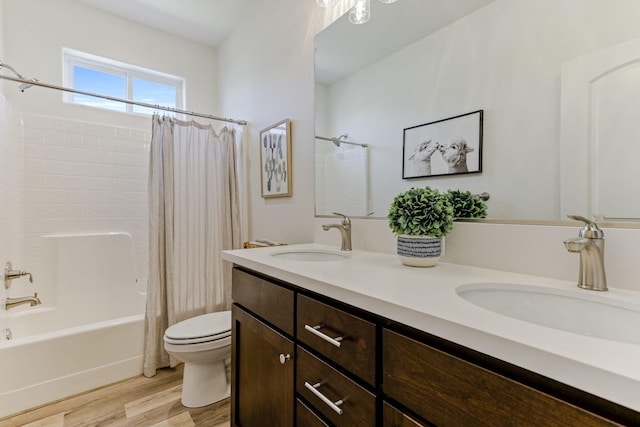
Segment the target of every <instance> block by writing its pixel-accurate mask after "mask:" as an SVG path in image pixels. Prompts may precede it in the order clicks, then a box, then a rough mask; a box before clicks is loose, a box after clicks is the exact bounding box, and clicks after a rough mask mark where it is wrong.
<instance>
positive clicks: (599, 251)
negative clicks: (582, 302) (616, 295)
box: [564, 215, 607, 291]
mask: <svg viewBox="0 0 640 427" xmlns="http://www.w3.org/2000/svg"><path fill="white" fill-rule="evenodd" d="M568 217H569V218H571V219H573V220H575V221H582V222H584V227H583V228H582V229H581V230H580V233H579V234H578V237H575V238H573V239H568V240H565V241H564V245H565V246H566V248H567V250H568V251H569V252H577V253H579V254H580V274H579V277H578V287H580V288H583V289H588V290H591V291H606V290H607V277H606V275H605V272H604V233H603V232H602V230H600V228H598V225H597V224H596V223H595V222H593V221H591V220H588V219H587V218H584V217H581V216H579V215H568Z"/></svg>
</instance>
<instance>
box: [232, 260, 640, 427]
mask: <svg viewBox="0 0 640 427" xmlns="http://www.w3.org/2000/svg"><path fill="white" fill-rule="evenodd" d="M233 302H234V303H233V326H232V328H233V338H232V423H233V425H235V426H242V427H254V426H258V427H264V426H270V427H276V426H283V427H285V426H301V427H307V426H311V427H313V426H357V427H366V426H380V427H408V426H413V427H415V426H431V425H438V426H471V425H473V426H481V425H486V426H502V425H513V426H525V425H531V426H567V425H575V426H609V425H640V413H638V412H635V411H632V410H630V409H628V408H625V407H622V406H620V405H616V404H614V403H611V402H609V401H607V400H604V399H601V398H599V397H597V396H594V395H591V394H588V393H585V392H582V391H580V390H577V389H575V388H572V387H569V386H567V385H564V384H561V383H559V382H557V381H554V380H551V379H549V378H545V377H542V376H540V375H538V374H536V373H533V372H531V371H527V370H524V369H522V368H519V367H516V366H514V365H511V364H509V363H507V362H504V361H501V360H498V359H495V358H492V357H490V356H487V355H484V354H482V353H478V352H476V351H474V350H470V349H468V348H465V347H463V346H461V345H458V344H455V343H452V342H450V341H446V340H443V339H441V338H438V337H435V336H433V335H429V334H427V333H424V332H422V331H419V330H416V329H413V328H410V327H407V326H405V325H402V324H398V323H396V322H393V321H390V320H388V319H385V318H383V317H380V316H377V315H375V314H374V313H370V312H368V311H363V310H361V309H358V308H355V307H352V306H349V305H346V304H344V303H341V302H339V301H336V300H333V299H330V298H327V297H325V296H322V295H319V294H315V293H312V292H310V291H308V290H305V289H302V288H300V287H298V286H295V285H293V284H290V283H286V282H283V281H281V280H277V279H273V278H270V277H268V276H265V275H262V274H260V273H258V272H254V271H250V270H248V269H245V268H243V267H235V268H234V271H233Z"/></svg>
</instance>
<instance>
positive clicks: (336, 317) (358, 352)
mask: <svg viewBox="0 0 640 427" xmlns="http://www.w3.org/2000/svg"><path fill="white" fill-rule="evenodd" d="M297 298H298V300H297V304H298V307H297V308H298V315H297V322H296V326H297V338H298V341H300V342H302V343H304V344H306V345H308V346H309V347H311V348H313V349H314V350H316V351H317V352H319V353H320V354H322V355H324V356H326V357H327V358H329V359H331V360H332V361H333V362H335V363H337V364H338V365H340V366H342V367H344V368H345V369H347V370H348V371H350V372H352V373H353V374H355V375H357V376H358V377H360V378H362V379H363V380H364V381H366V382H368V383H369V384H371V385H375V371H376V363H375V360H376V327H375V325H374V324H373V323H370V322H367V321H366V320H363V319H361V318H359V317H357V316H354V315H352V314H349V313H346V312H344V311H342V310H338V309H336V308H334V307H331V306H329V305H327V304H323V303H321V302H318V301H316V300H314V299H312V298H309V297H306V296H304V295H300V294H298V297H297ZM335 338H337V341H336V340H335Z"/></svg>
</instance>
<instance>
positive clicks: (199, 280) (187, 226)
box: [144, 115, 243, 377]
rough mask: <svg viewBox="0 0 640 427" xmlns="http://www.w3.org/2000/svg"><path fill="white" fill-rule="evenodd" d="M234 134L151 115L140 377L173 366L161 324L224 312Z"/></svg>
mask: <svg viewBox="0 0 640 427" xmlns="http://www.w3.org/2000/svg"><path fill="white" fill-rule="evenodd" d="M235 137H236V130H235V129H230V128H227V127H225V128H224V129H222V130H221V131H220V132H219V133H216V132H215V131H214V129H213V128H212V126H210V125H208V126H205V125H201V124H197V123H195V122H193V121H189V122H185V121H181V120H177V119H174V118H171V117H166V116H165V117H162V118H161V117H160V116H158V115H154V116H153V128H152V138H151V150H150V165H149V279H148V284H147V309H146V316H145V343H144V375H145V376H147V377H151V376H153V375H155V373H156V369H157V368H161V367H166V366H175V365H176V364H177V361H175V360H173V359H172V358H170V357H169V355H168V354H167V353H166V352H165V351H164V342H163V335H164V331H165V330H166V329H167V327H169V326H171V325H173V324H175V323H177V322H180V321H182V320H184V319H187V318H190V317H193V316H196V315H200V314H204V313H210V312H215V311H222V310H228V309H229V308H230V301H231V295H230V289H231V265H230V263H227V262H224V261H223V260H222V258H221V253H220V252H221V251H222V250H225V249H236V248H240V247H241V241H242V237H243V236H241V232H240V230H241V221H242V216H241V203H240V197H241V191H240V188H239V187H240V186H239V185H238V181H239V176H240V175H239V169H240V168H241V166H242V161H241V156H239V155H238V151H239V150H238V146H237V145H236V141H235Z"/></svg>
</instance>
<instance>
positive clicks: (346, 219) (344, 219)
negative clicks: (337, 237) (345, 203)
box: [333, 212, 351, 225]
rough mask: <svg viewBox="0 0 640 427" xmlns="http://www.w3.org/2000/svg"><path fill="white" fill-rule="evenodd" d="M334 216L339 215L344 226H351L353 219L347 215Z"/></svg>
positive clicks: (335, 213) (338, 213)
mask: <svg viewBox="0 0 640 427" xmlns="http://www.w3.org/2000/svg"><path fill="white" fill-rule="evenodd" d="M333 214H334V215H338V216H341V217H342V225H349V224H351V218H349V217H348V216H347V215H345V214H343V213H340V212H334V213H333Z"/></svg>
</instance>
